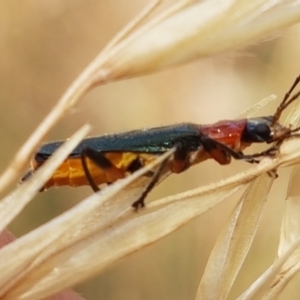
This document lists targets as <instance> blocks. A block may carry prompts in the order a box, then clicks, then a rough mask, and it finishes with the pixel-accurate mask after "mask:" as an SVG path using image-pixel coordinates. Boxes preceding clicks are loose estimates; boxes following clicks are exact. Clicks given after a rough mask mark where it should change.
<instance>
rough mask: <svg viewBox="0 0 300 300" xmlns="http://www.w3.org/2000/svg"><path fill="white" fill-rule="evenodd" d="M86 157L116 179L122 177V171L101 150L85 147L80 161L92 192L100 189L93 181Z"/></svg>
mask: <svg viewBox="0 0 300 300" xmlns="http://www.w3.org/2000/svg"><path fill="white" fill-rule="evenodd" d="M86 158H89V159H90V160H91V161H92V162H94V163H95V164H96V165H97V166H98V167H99V168H101V169H102V170H103V171H105V172H106V173H108V174H110V175H112V176H113V177H115V178H116V179H120V178H123V177H124V173H123V171H122V170H120V169H119V168H117V167H116V166H115V165H114V164H113V163H112V162H111V161H110V160H109V159H108V158H106V157H105V155H103V154H102V153H101V152H99V151H96V150H94V149H92V148H85V149H84V150H83V151H82V153H81V161H82V167H83V170H84V173H85V176H86V178H87V181H88V182H89V184H90V186H91V188H92V189H93V191H94V192H98V191H99V190H100V189H99V187H98V186H97V184H96V183H95V181H94V179H93V176H92V174H91V172H90V170H89V168H88V165H87V161H86Z"/></svg>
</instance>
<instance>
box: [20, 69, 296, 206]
mask: <svg viewBox="0 0 300 300" xmlns="http://www.w3.org/2000/svg"><path fill="white" fill-rule="evenodd" d="M299 82H300V75H299V76H298V77H297V78H296V80H295V82H294V83H293V85H292V86H291V88H290V89H289V91H288V92H287V93H286V94H285V96H284V98H283V100H282V102H281V104H280V106H279V107H278V108H277V110H276V112H275V114H274V115H273V116H263V117H257V118H249V119H247V118H245V119H240V120H223V121H219V122H217V123H214V124H209V125H199V124H194V123H181V124H176V125H169V126H163V127H155V128H150V129H143V130H134V131H128V132H123V133H117V134H111V135H104V136H98V137H90V138H86V139H84V140H83V141H82V142H81V143H80V144H79V145H78V146H77V147H76V148H75V149H74V150H73V151H72V152H71V154H70V155H69V156H68V157H67V158H66V160H65V161H64V162H63V163H62V165H61V166H60V167H59V168H58V169H57V170H56V171H55V172H54V174H53V175H52V177H51V178H50V179H49V180H48V182H46V184H45V186H44V187H43V189H42V190H46V189H48V188H50V187H52V186H63V185H69V186H72V187H77V186H82V185H90V186H91V188H92V189H93V191H95V192H97V191H99V187H98V185H101V184H104V183H106V184H111V183H113V182H115V181H116V180H118V179H121V178H124V177H126V176H128V175H130V174H132V173H133V172H135V171H136V170H139V169H140V168H142V167H144V166H145V165H147V164H149V163H150V162H152V161H153V160H154V159H155V158H157V156H159V155H161V154H163V153H165V152H167V151H169V150H171V149H173V148H175V152H174V154H173V157H171V158H170V159H169V160H167V161H165V162H163V163H162V165H161V166H160V167H158V169H157V170H156V172H154V173H152V174H150V175H151V176H152V180H151V182H150V184H149V186H148V187H147V188H146V189H145V191H144V192H143V193H142V195H141V196H140V197H139V199H138V200H136V201H135V202H134V203H133V204H132V205H133V207H134V208H135V209H136V210H137V209H139V208H140V207H143V206H144V199H145V197H146V196H147V194H148V193H149V191H150V190H151V189H152V188H153V187H154V185H155V184H156V183H157V181H158V180H159V178H160V176H161V175H162V174H164V173H166V172H171V173H181V172H183V171H185V170H187V169H188V168H189V167H190V166H192V165H195V164H197V163H200V162H202V161H204V160H206V159H209V158H212V159H214V160H215V161H217V162H218V163H219V164H221V165H226V164H229V163H230V161H231V158H234V159H242V160H245V161H247V162H250V163H257V162H258V161H257V159H256V158H258V157H262V156H265V155H274V154H275V153H276V150H277V148H278V146H279V145H280V143H282V141H283V140H285V139H286V138H288V137H290V136H291V135H292V134H293V132H295V131H297V130H298V128H296V129H293V130H292V129H291V128H290V127H286V126H284V125H281V124H280V123H279V118H280V116H281V113H282V112H283V110H285V109H286V107H288V106H289V105H290V104H291V103H292V102H293V101H295V100H296V99H297V98H298V97H299V94H300V92H298V93H296V94H294V95H291V94H292V92H293V90H294V89H295V87H296V86H297V85H298V83H299ZM62 143H63V141H57V142H52V143H47V144H44V145H42V147H41V148H40V149H39V150H38V151H37V153H36V154H35V156H34V158H33V159H32V161H31V169H30V170H29V171H28V172H27V173H26V174H25V176H24V177H23V178H22V179H21V182H24V181H26V180H27V179H28V178H30V177H31V176H32V175H33V174H34V172H35V171H36V170H37V169H38V168H39V167H40V166H42V165H43V163H44V162H45V161H46V160H47V159H48V158H49V157H50V156H51V155H52V154H53V153H54V152H55V151H56V150H57V148H58V147H59V146H61V145H62ZM252 143H275V145H274V146H272V147H270V148H268V149H267V150H266V151H263V152H260V153H256V154H253V155H245V154H244V153H243V150H244V149H245V148H246V147H248V146H250V145H251V144H252ZM147 176H149V173H148V174H147Z"/></svg>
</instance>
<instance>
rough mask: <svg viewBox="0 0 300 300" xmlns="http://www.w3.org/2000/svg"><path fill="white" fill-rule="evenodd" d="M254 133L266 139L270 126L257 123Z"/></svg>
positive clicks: (268, 135) (269, 132)
mask: <svg viewBox="0 0 300 300" xmlns="http://www.w3.org/2000/svg"><path fill="white" fill-rule="evenodd" d="M256 134H257V135H258V136H260V137H261V138H262V139H263V140H265V141H266V140H268V139H269V137H270V134H271V130H270V127H269V126H268V125H267V124H258V125H257V126H256Z"/></svg>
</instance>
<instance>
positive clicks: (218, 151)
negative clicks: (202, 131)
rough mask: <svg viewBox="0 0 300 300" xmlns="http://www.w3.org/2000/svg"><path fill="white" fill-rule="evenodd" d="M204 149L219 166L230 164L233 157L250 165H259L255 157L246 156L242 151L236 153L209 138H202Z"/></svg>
mask: <svg viewBox="0 0 300 300" xmlns="http://www.w3.org/2000/svg"><path fill="white" fill-rule="evenodd" d="M202 143H203V148H204V150H205V151H207V152H208V153H209V155H210V156H211V157H212V158H213V159H214V160H216V161H217V162H218V163H219V164H221V165H225V164H228V163H230V160H231V157H233V158H234V159H239V160H241V159H242V160H245V161H247V162H249V163H252V164H253V163H258V162H259V160H256V159H255V157H257V156H253V155H245V154H244V153H243V152H241V151H235V150H233V149H232V148H230V147H228V146H226V145H224V144H222V143H220V142H218V141H216V140H214V139H211V138H209V137H208V136H205V135H204V136H203V137H202Z"/></svg>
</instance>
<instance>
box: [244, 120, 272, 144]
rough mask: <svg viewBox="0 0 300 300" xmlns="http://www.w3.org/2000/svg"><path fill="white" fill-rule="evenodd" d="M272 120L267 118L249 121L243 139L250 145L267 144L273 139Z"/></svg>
mask: <svg viewBox="0 0 300 300" xmlns="http://www.w3.org/2000/svg"><path fill="white" fill-rule="evenodd" d="M270 124H271V120H269V119H267V118H254V119H249V120H248V121H247V125H246V128H245V131H244V133H243V136H242V139H243V141H245V142H250V143H265V142H269V141H270V140H271V139H272V134H271V128H270Z"/></svg>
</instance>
